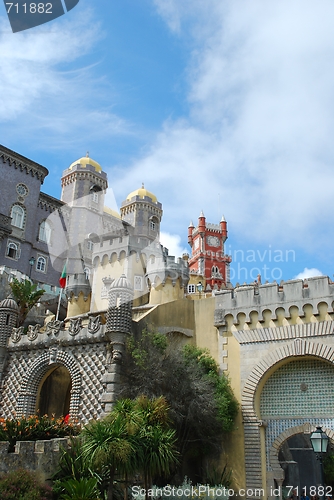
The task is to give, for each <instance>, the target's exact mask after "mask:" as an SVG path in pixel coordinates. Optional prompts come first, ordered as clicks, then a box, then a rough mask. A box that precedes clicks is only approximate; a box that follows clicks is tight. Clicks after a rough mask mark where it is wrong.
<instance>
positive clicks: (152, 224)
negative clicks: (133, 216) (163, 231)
mask: <svg viewBox="0 0 334 500" xmlns="http://www.w3.org/2000/svg"><path fill="white" fill-rule="evenodd" d="M150 229H151V230H152V231H155V222H153V220H150Z"/></svg>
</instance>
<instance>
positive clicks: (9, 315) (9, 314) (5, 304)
mask: <svg viewBox="0 0 334 500" xmlns="http://www.w3.org/2000/svg"><path fill="white" fill-rule="evenodd" d="M18 315H19V308H18V306H17V304H16V302H15V300H13V299H5V300H2V301H1V302H0V380H1V378H2V373H3V370H4V366H5V361H6V354H7V344H8V339H9V337H10V335H11V333H12V330H13V328H15V327H16V326H17V318H18Z"/></svg>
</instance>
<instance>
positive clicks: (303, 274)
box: [293, 267, 323, 280]
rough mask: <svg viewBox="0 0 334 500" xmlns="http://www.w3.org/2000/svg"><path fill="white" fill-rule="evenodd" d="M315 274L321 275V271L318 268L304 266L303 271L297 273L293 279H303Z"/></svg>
mask: <svg viewBox="0 0 334 500" xmlns="http://www.w3.org/2000/svg"><path fill="white" fill-rule="evenodd" d="M315 276H323V273H322V272H321V271H319V269H316V268H314V267H313V268H312V269H308V268H307V267H305V269H304V271H302V272H301V273H299V274H297V276H295V277H294V278H293V279H295V280H305V279H307V278H313V277H315Z"/></svg>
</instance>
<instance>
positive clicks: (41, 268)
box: [36, 257, 46, 273]
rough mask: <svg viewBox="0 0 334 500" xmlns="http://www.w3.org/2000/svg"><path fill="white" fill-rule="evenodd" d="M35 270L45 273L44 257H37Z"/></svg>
mask: <svg viewBox="0 0 334 500" xmlns="http://www.w3.org/2000/svg"><path fill="white" fill-rule="evenodd" d="M36 270H37V271H40V272H41V273H45V271H46V258H45V257H38V259H37V264H36Z"/></svg>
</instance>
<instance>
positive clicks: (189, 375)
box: [122, 332, 238, 460]
mask: <svg viewBox="0 0 334 500" xmlns="http://www.w3.org/2000/svg"><path fill="white" fill-rule="evenodd" d="M127 352H128V354H127V355H128V359H127V361H126V363H125V367H126V374H125V377H126V379H125V386H124V389H123V392H122V396H124V397H129V398H135V397H137V396H138V395H141V394H143V395H146V396H147V397H148V398H157V397H159V396H161V395H162V396H164V397H165V398H166V400H167V401H168V404H169V406H170V412H169V414H170V418H171V420H172V422H173V424H174V426H175V429H176V436H177V445H178V449H179V452H180V454H181V456H182V459H183V460H186V459H187V457H189V456H191V457H196V456H197V457H198V458H199V459H200V457H203V456H205V455H208V454H210V453H214V452H219V451H220V450H221V443H222V439H223V434H224V432H227V431H230V430H231V429H232V428H233V421H234V418H235V416H236V414H237V411H238V403H237V401H236V399H235V397H234V395H233V392H232V389H231V386H230V384H229V381H228V379H227V377H226V376H224V375H219V371H218V367H217V364H216V362H215V361H214V359H213V358H212V357H211V356H210V354H209V352H208V351H207V350H205V349H200V348H198V347H195V346H190V345H187V346H185V347H184V348H182V349H180V348H178V347H177V345H176V344H174V343H173V342H168V339H167V337H166V336H165V335H161V334H157V333H148V332H143V334H142V336H141V337H140V338H139V339H137V340H134V339H133V338H132V339H131V340H130V341H129V343H128V349H127Z"/></svg>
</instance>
